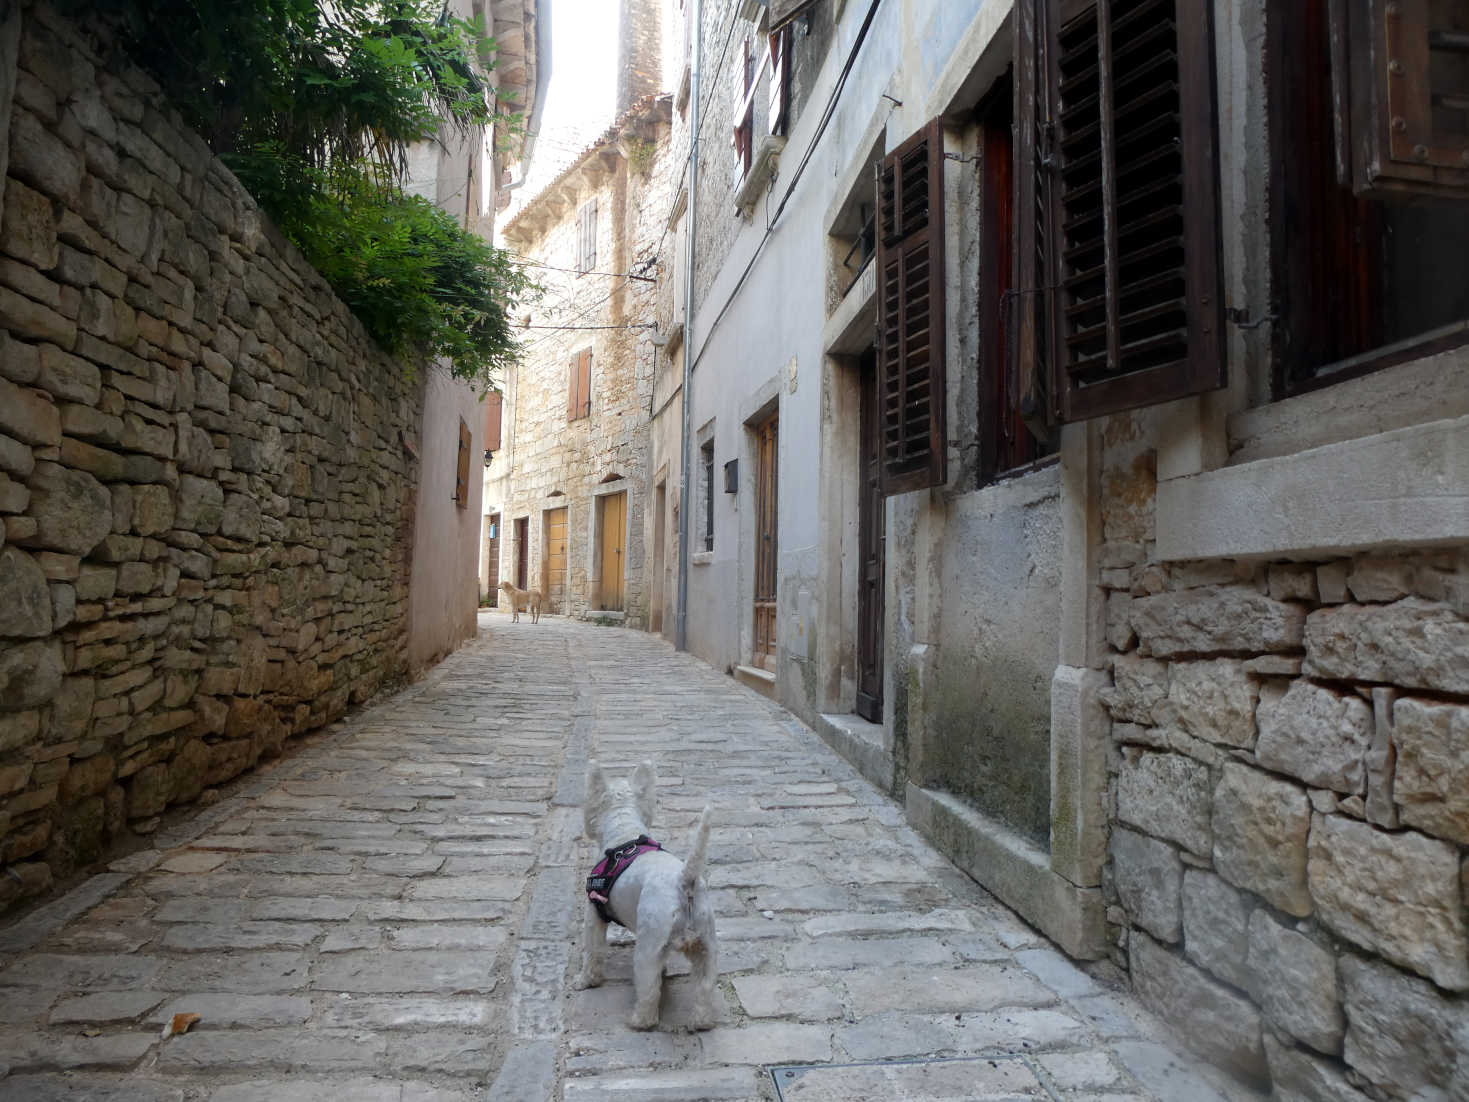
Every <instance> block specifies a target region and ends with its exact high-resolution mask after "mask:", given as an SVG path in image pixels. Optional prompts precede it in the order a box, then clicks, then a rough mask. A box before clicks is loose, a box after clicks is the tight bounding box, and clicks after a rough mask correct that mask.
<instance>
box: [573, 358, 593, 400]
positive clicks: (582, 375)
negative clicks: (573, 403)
mask: <svg viewBox="0 0 1469 1102" xmlns="http://www.w3.org/2000/svg"><path fill="white" fill-rule="evenodd" d="M576 388H577V395H578V398H579V402H580V404H579V405H578V406H577V416H578V417H590V416H591V415H592V350H591V349H590V348H588V349H585V350H584V351H583V352H582V354H581V356H580V357H579V358H578V362H577V370H576Z"/></svg>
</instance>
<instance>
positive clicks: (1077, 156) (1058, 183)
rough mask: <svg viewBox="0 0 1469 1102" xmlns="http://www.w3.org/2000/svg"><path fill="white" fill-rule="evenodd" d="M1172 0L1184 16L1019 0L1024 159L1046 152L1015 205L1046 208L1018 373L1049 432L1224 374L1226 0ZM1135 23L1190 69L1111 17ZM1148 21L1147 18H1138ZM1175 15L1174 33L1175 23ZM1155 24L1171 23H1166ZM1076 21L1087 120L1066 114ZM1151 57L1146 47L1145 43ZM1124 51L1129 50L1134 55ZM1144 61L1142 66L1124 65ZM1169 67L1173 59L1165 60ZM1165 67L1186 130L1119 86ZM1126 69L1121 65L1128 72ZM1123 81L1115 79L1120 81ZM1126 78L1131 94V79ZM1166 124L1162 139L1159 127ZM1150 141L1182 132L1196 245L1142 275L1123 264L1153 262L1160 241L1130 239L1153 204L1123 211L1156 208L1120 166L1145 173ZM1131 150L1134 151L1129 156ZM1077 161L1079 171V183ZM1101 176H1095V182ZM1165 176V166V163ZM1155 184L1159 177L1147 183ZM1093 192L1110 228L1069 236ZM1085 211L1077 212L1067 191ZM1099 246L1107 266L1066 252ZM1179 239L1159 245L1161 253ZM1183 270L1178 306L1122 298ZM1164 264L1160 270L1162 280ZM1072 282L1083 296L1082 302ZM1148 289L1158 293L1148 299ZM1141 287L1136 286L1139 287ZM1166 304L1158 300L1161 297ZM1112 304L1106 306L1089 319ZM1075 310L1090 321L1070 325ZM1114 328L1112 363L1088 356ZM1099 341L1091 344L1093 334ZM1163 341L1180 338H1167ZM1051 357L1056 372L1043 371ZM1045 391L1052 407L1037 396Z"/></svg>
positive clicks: (1034, 243)
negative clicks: (1091, 91) (1090, 112)
mask: <svg viewBox="0 0 1469 1102" xmlns="http://www.w3.org/2000/svg"><path fill="white" fill-rule="evenodd" d="M1160 3H1171V4H1172V14H1173V20H1172V22H1171V23H1168V22H1166V21H1164V22H1160V21H1158V20H1157V19H1154V20H1153V21H1152V22H1140V21H1139V17H1138V12H1139V10H1138V9H1135V10H1134V11H1133V12H1131V13H1129V14H1128V15H1125V16H1124V17H1123V18H1121V19H1119V20H1118V21H1117V22H1116V23H1115V24H1114V23H1113V22H1112V4H1111V0H1018V3H1017V12H1018V15H1017V19H1016V36H1015V49H1016V56H1015V71H1016V89H1017V95H1016V123H1017V134H1018V137H1019V142H1018V148H1017V163H1018V164H1020V165H1021V166H1022V167H1023V166H1026V165H1032V166H1034V168H1033V171H1029V172H1021V173H1019V174H1018V176H1019V182H1018V184H1017V192H1016V195H1017V202H1016V210H1017V212H1020V211H1035V216H1034V217H1022V218H1020V219H1019V226H1020V236H1019V241H1018V248H1017V257H1018V267H1017V272H1018V273H1019V278H1018V279H1017V287H1016V288H1015V289H1014V290H1015V296H1016V298H1017V299H1018V300H1019V301H1018V305H1019V309H1018V311H1017V313H1018V318H1017V326H1016V329H1017V339H1016V342H1015V352H1014V355H1015V356H1016V357H1017V363H1016V367H1015V371H1016V374H1017V377H1019V378H1022V379H1026V380H1027V381H1026V383H1025V393H1024V394H1023V396H1022V405H1023V407H1024V412H1025V415H1026V420H1027V423H1029V424H1031V425H1032V426H1033V430H1034V431H1036V432H1037V434H1038V435H1042V436H1044V435H1047V434H1048V430H1049V427H1050V426H1051V425H1055V424H1062V423H1068V422H1074V421H1083V420H1087V419H1089V418H1092V417H1098V416H1102V415H1104V414H1109V413H1116V412H1121V411H1124V410H1129V409H1136V408H1138V407H1141V406H1147V405H1155V404H1158V403H1162V402H1167V401H1172V400H1174V399H1178V398H1184V397H1188V396H1190V395H1194V394H1201V393H1204V392H1206V391H1209V390H1216V389H1219V388H1220V387H1223V386H1224V385H1225V383H1226V381H1227V364H1226V361H1225V344H1224V340H1223V324H1224V304H1223V301H1222V297H1223V287H1224V281H1223V271H1222V249H1221V230H1220V204H1219V167H1218V166H1219V154H1218V134H1217V117H1216V110H1215V99H1216V93H1215V75H1214V47H1213V10H1212V0H1160ZM1087 19H1093V20H1095V22H1096V30H1095V32H1093V33H1092V34H1091V38H1090V41H1092V42H1095V44H1096V45H1095V50H1096V58H1097V60H1096V66H1095V68H1096V75H1095V78H1093V77H1092V76H1091V75H1090V73H1089V70H1088V69H1087V68H1086V64H1087V60H1088V58H1089V56H1090V55H1089V53H1087V52H1086V47H1085V42H1086V41H1087V40H1086V37H1085V32H1086V28H1085V25H1084V22H1083V21H1085V20H1087ZM1114 27H1115V28H1119V29H1120V28H1123V27H1127V29H1128V31H1129V32H1130V33H1133V34H1134V35H1136V36H1137V37H1136V38H1135V39H1134V40H1133V45H1134V46H1135V45H1136V43H1137V42H1138V41H1139V40H1145V44H1146V45H1149V46H1151V47H1152V48H1155V49H1157V50H1160V51H1161V50H1170V49H1171V51H1172V52H1171V54H1169V55H1167V56H1171V57H1174V58H1175V59H1176V62H1175V66H1176V72H1177V73H1178V74H1179V79H1178V80H1177V81H1176V83H1175V84H1173V85H1170V84H1168V83H1167V82H1166V81H1163V80H1160V77H1159V75H1158V74H1159V72H1160V70H1159V69H1158V68H1157V67H1156V65H1146V64H1145V63H1144V62H1143V61H1141V60H1139V57H1138V55H1137V54H1134V53H1133V52H1132V50H1131V49H1130V48H1129V45H1128V44H1127V43H1124V47H1123V50H1122V51H1121V52H1120V53H1118V54H1114V50H1113V30H1114ZM1140 27H1141V28H1143V30H1141V31H1140V30H1139V28H1140ZM1169 27H1171V28H1173V32H1172V34H1171V36H1170V35H1169V33H1168V30H1167V28H1169ZM1153 28H1163V29H1162V30H1161V31H1158V32H1157V33H1153V30H1152V29H1153ZM1063 37H1068V38H1069V37H1075V38H1078V39H1081V40H1082V41H1083V43H1084V45H1083V46H1080V47H1077V46H1073V47H1072V50H1071V52H1070V53H1069V54H1067V55H1065V64H1066V66H1068V67H1069V68H1067V69H1066V71H1067V72H1069V73H1071V74H1072V76H1071V77H1070V78H1069V79H1073V80H1075V81H1076V82H1077V84H1078V86H1079V91H1078V102H1077V103H1076V104H1075V105H1073V106H1074V111H1075V112H1076V113H1077V114H1076V116H1075V119H1076V129H1075V131H1074V132H1072V133H1068V132H1067V131H1066V129H1065V125H1066V122H1067V120H1068V118H1069V117H1070V116H1068V115H1067V113H1066V105H1065V104H1064V102H1063V94H1062V89H1063V60H1062V56H1063V51H1062V40H1063ZM1141 56H1142V57H1144V58H1145V57H1146V56H1147V55H1146V54H1143V55H1141ZM1123 58H1125V61H1124V60H1122V59H1123ZM1127 64H1131V65H1133V66H1134V68H1131V69H1129V68H1126V67H1125V66H1126V65H1127ZM1163 72H1165V73H1166V71H1163ZM1139 73H1144V74H1147V76H1146V79H1148V80H1154V81H1159V83H1158V84H1157V85H1156V86H1155V87H1158V88H1162V89H1163V94H1164V95H1166V94H1168V93H1169V92H1171V91H1173V90H1175V88H1176V93H1177V96H1178V111H1177V115H1176V117H1177V119H1178V130H1177V133H1176V136H1174V135H1172V134H1171V133H1170V132H1169V131H1168V130H1167V129H1166V127H1163V126H1158V125H1157V120H1158V119H1162V120H1164V122H1165V123H1166V121H1167V120H1168V119H1169V118H1170V117H1173V116H1170V115H1166V114H1164V115H1156V116H1154V117H1153V118H1152V119H1151V120H1150V119H1147V118H1145V119H1144V120H1143V124H1142V125H1141V127H1140V128H1139V129H1132V128H1126V129H1124V130H1122V131H1121V132H1119V131H1118V121H1119V113H1118V110H1117V105H1116V100H1115V99H1114V97H1115V96H1116V95H1117V92H1118V88H1119V87H1125V88H1127V91H1132V90H1133V89H1135V88H1136V87H1137V84H1135V83H1133V82H1134V81H1137V80H1139V77H1138V74H1139ZM1119 74H1120V77H1119ZM1093 79H1094V80H1095V87H1096V89H1097V90H1096V92H1095V100H1096V102H1097V103H1098V104H1100V108H1099V109H1098V110H1097V112H1096V115H1097V122H1096V123H1088V122H1087V116H1086V114H1085V111H1086V110H1087V104H1088V102H1089V100H1088V99H1087V97H1086V95H1084V94H1083V93H1085V92H1086V91H1087V87H1088V86H1087V84H1086V83H1085V82H1086V81H1091V80H1093ZM1114 82H1115V83H1114ZM1123 94H1127V93H1126V92H1124V93H1123ZM1153 94H1154V93H1153V92H1151V91H1148V90H1147V89H1146V86H1145V91H1144V92H1143V93H1142V94H1141V95H1140V96H1138V97H1137V98H1135V99H1134V100H1131V101H1127V102H1126V103H1124V106H1123V110H1122V114H1123V115H1124V116H1125V115H1126V113H1127V112H1128V111H1133V110H1138V109H1139V108H1138V105H1139V103H1143V104H1148V103H1152V105H1153V107H1154V109H1156V105H1157V102H1158V101H1157V100H1151V101H1150V100H1149V99H1148V97H1149V96H1152V95H1153ZM1152 134H1156V135H1157V137H1156V138H1154V140H1153V144H1152V145H1151V146H1149V145H1147V144H1146V143H1145V142H1143V141H1141V140H1139V141H1134V140H1133V139H1134V138H1139V139H1145V138H1148V137H1149V136H1150V135H1152ZM1140 148H1141V149H1142V150H1144V151H1146V150H1147V149H1149V148H1153V149H1157V150H1159V151H1165V154H1164V155H1166V151H1167V150H1170V149H1173V148H1176V149H1177V150H1178V152H1179V158H1180V161H1181V167H1180V169H1179V172H1178V175H1177V180H1178V187H1179V194H1180V200H1179V202H1178V203H1177V205H1176V206H1175V207H1173V208H1171V209H1174V210H1176V211H1177V216H1176V217H1177V219H1178V221H1179V222H1180V223H1181V229H1180V230H1179V232H1178V235H1177V237H1176V240H1177V241H1178V242H1179V244H1180V246H1181V252H1182V261H1181V262H1180V263H1177V264H1175V265H1172V266H1158V267H1157V269H1156V273H1155V276H1149V277H1147V278H1146V279H1142V280H1138V279H1135V278H1132V277H1129V276H1128V275H1127V273H1126V272H1125V271H1124V268H1125V266H1126V265H1128V264H1136V263H1139V261H1140V260H1142V261H1143V262H1146V260H1145V259H1144V258H1146V257H1147V254H1148V252H1149V250H1148V249H1146V248H1145V249H1142V250H1139V251H1138V252H1136V253H1134V254H1124V253H1123V251H1122V243H1121V242H1122V238H1123V236H1124V235H1125V234H1128V233H1131V232H1132V231H1133V229H1134V227H1135V226H1147V225H1148V224H1149V223H1150V222H1151V221H1152V219H1151V217H1147V216H1139V215H1133V216H1131V221H1125V220H1124V218H1123V215H1122V211H1123V209H1124V207H1125V206H1127V205H1128V204H1137V206H1136V207H1134V208H1133V209H1134V210H1138V209H1143V204H1142V202H1141V196H1142V195H1143V192H1139V191H1137V190H1134V191H1131V192H1128V193H1126V194H1119V182H1120V180H1121V178H1122V177H1123V176H1124V175H1126V173H1125V172H1121V173H1120V172H1119V167H1120V166H1121V167H1123V168H1124V169H1131V170H1132V171H1133V172H1135V173H1137V175H1136V176H1134V177H1133V181H1134V183H1133V187H1134V188H1135V189H1136V188H1137V187H1138V183H1137V181H1139V180H1142V179H1144V178H1145V177H1144V176H1143V174H1142V173H1141V172H1140V171H1139V165H1140V164H1141V163H1143V162H1144V160H1145V158H1146V157H1147V156H1149V154H1148V153H1146V152H1142V153H1140V152H1139V149H1140ZM1124 156H1125V157H1130V158H1131V160H1130V161H1128V162H1122V161H1121V160H1120V159H1121V158H1122V157H1124ZM1092 162H1095V164H1096V165H1097V166H1099V167H1098V168H1097V170H1096V172H1095V175H1094V176H1093V177H1090V178H1089V177H1087V176H1085V175H1084V174H1083V170H1085V169H1088V168H1089V165H1090V163H1092ZM1068 174H1070V178H1071V179H1073V180H1076V179H1078V178H1079V179H1080V181H1081V182H1080V183H1079V184H1078V185H1076V186H1075V187H1074V188H1072V189H1071V190H1068V186H1067V180H1068ZM1093 179H1094V180H1095V182H1092V181H1093ZM1160 179H1161V178H1160ZM1146 190H1148V189H1147V188H1146V186H1145V187H1144V189H1143V191H1144V192H1145V191H1146ZM1088 192H1090V193H1091V194H1092V195H1093V196H1094V197H1095V198H1094V200H1088V201H1094V203H1095V207H1096V209H1097V210H1098V212H1099V213H1098V214H1096V215H1092V216H1090V220H1091V224H1092V225H1094V226H1099V227H1100V233H1101V237H1100V238H1092V239H1091V241H1093V242H1099V243H1098V244H1092V245H1089V246H1087V247H1083V246H1082V244H1080V242H1079V241H1077V242H1073V243H1072V245H1071V248H1070V249H1067V247H1066V246H1067V244H1068V242H1067V241H1066V240H1064V237H1065V234H1066V233H1068V232H1072V233H1075V234H1077V235H1079V234H1080V233H1081V227H1082V226H1083V225H1084V224H1085V223H1086V222H1087V220H1088V216H1087V215H1086V212H1085V208H1084V207H1083V206H1081V205H1080V204H1082V203H1083V198H1082V197H1083V196H1085V195H1087V193H1088ZM1068 202H1074V203H1076V204H1079V205H1078V206H1077V207H1075V208H1072V210H1071V215H1072V219H1071V221H1070V222H1068V221H1067V220H1066V219H1067V211H1068V207H1067V203H1068ZM1088 255H1095V256H1098V257H1099V258H1100V263H1099V265H1097V266H1096V267H1091V268H1081V267H1079V268H1077V269H1076V270H1074V271H1070V272H1068V269H1067V267H1066V261H1067V260H1068V258H1070V259H1074V260H1077V261H1078V263H1080V258H1081V257H1084V256H1088ZM1156 255H1157V256H1158V257H1159V258H1161V257H1163V256H1165V255H1166V252H1164V251H1163V250H1162V248H1161V246H1160V247H1159V249H1158V250H1157V254H1156ZM1170 275H1171V277H1172V280H1173V282H1174V283H1179V282H1181V283H1182V291H1181V292H1179V293H1178V297H1176V298H1175V299H1174V300H1173V301H1172V304H1171V306H1168V305H1167V303H1166V300H1162V299H1161V298H1160V299H1159V304H1158V305H1156V306H1144V307H1142V308H1138V307H1136V306H1134V308H1133V310H1132V311H1130V312H1129V311H1125V310H1124V308H1123V299H1124V296H1128V297H1134V296H1139V295H1140V294H1141V293H1142V291H1143V289H1144V288H1148V287H1149V286H1150V285H1152V286H1156V287H1158V288H1160V290H1159V292H1158V293H1159V294H1160V295H1161V294H1162V291H1161V288H1162V287H1163V286H1164V285H1165V284H1164V282H1163V281H1165V280H1167V279H1168V278H1169V277H1170ZM1155 278H1156V280H1157V282H1156V283H1155ZM1099 285H1100V286H1101V288H1102V290H1101V292H1100V294H1099V295H1095V294H1094V295H1092V296H1090V297H1086V296H1085V291H1084V288H1087V287H1091V288H1096V287H1097V286H1099ZM1068 294H1074V295H1075V296H1076V297H1075V299H1074V301H1071V302H1070V303H1068V297H1067V296H1068ZM1145 301H1146V300H1145ZM1134 302H1136V298H1135V297H1134ZM1165 308H1166V309H1167V310H1168V311H1169V312H1171V313H1172V314H1173V315H1181V316H1182V318H1183V319H1184V322H1183V324H1181V325H1175V327H1174V329H1173V330H1172V331H1171V332H1166V331H1164V332H1160V333H1159V334H1158V335H1157V337H1156V338H1149V339H1143V340H1134V341H1133V342H1131V343H1129V342H1128V341H1126V340H1125V339H1124V327H1128V326H1136V327H1139V328H1141V327H1142V326H1143V325H1145V324H1146V323H1147V322H1148V321H1150V320H1159V321H1161V319H1162V318H1164V317H1166V316H1167V315H1166V314H1164V313H1162V311H1164V310H1165ZM1153 310H1157V311H1159V313H1158V314H1156V315H1152V314H1151V311H1153ZM1098 311H1101V312H1102V314H1103V315H1104V316H1103V319H1102V320H1101V321H1100V322H1096V321H1086V320H1084V319H1087V318H1090V317H1095V316H1096V315H1097V313H1098ZM1068 319H1072V320H1073V321H1074V324H1075V326H1076V328H1075V330H1074V331H1068V327H1067V326H1068ZM1099 339H1100V340H1103V341H1104V352H1103V354H1102V359H1101V361H1100V363H1099V362H1098V361H1097V354H1096V353H1095V352H1093V353H1091V354H1090V356H1089V357H1087V358H1082V356H1081V354H1080V352H1079V351H1077V350H1079V349H1082V348H1085V347H1094V346H1095V342H1096V341H1097V340H1099ZM1082 341H1085V342H1087V343H1086V344H1082V343H1080V342H1082ZM1165 341H1166V342H1167V343H1165ZM1167 347H1172V348H1175V349H1180V350H1181V351H1180V353H1179V354H1178V355H1177V356H1175V358H1174V359H1172V360H1167V361H1165V362H1158V363H1150V362H1148V361H1149V358H1150V357H1151V356H1152V355H1153V354H1154V353H1155V352H1159V351H1161V350H1162V349H1164V348H1167ZM1037 368H1040V369H1041V370H1042V371H1043V372H1044V376H1043V377H1041V378H1036V377H1035V375H1036V372H1037ZM1038 401H1044V402H1045V403H1046V405H1045V407H1044V408H1043V409H1042V408H1037V402H1038Z"/></svg>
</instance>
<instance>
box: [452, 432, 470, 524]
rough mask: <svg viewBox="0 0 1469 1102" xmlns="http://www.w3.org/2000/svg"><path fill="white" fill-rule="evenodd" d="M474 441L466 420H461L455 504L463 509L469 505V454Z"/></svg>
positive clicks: (455, 478)
mask: <svg viewBox="0 0 1469 1102" xmlns="http://www.w3.org/2000/svg"><path fill="white" fill-rule="evenodd" d="M472 445H473V441H472V440H471V439H470V436H469V426H468V425H466V424H465V423H464V419H463V418H460V420H459V466H458V469H457V470H456V471H455V475H454V503H455V504H456V505H458V506H459V508H461V509H463V508H465V507H466V506H468V505H469V453H470V450H471V448H472Z"/></svg>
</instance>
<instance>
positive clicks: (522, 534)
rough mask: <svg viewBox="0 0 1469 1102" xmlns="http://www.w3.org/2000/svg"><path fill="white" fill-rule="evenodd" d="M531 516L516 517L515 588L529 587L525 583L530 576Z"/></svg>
mask: <svg viewBox="0 0 1469 1102" xmlns="http://www.w3.org/2000/svg"><path fill="white" fill-rule="evenodd" d="M529 559H530V517H516V518H515V588H516V589H529V588H530V587H529V586H527V585H526V584H525V581H526V578H528V577H529V576H530V565H529Z"/></svg>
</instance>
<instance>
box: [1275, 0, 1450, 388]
mask: <svg viewBox="0 0 1469 1102" xmlns="http://www.w3.org/2000/svg"><path fill="white" fill-rule="evenodd" d="M1295 5H1303V6H1300V7H1297V6H1295ZM1373 10H1374V9H1372V8H1371V7H1370V5H1367V4H1358V3H1357V2H1356V0H1350V2H1343V0H1293V6H1291V7H1289V8H1284V7H1276V6H1271V7H1270V8H1268V9H1267V24H1266V36H1265V42H1266V70H1265V72H1266V75H1265V83H1266V87H1267V89H1268V107H1267V109H1268V117H1269V120H1270V124H1269V130H1270V136H1271V143H1272V146H1271V158H1270V160H1271V164H1272V166H1273V169H1272V172H1271V179H1270V212H1271V214H1270V227H1269V228H1270V254H1271V255H1270V265H1271V283H1272V286H1273V288H1274V292H1273V299H1272V302H1271V304H1270V314H1271V317H1272V319H1273V325H1272V327H1271V392H1272V397H1273V398H1275V399H1277V400H1279V399H1282V398H1289V397H1292V396H1294V395H1297V394H1304V393H1308V392H1310V391H1313V390H1319V389H1321V388H1323V387H1327V386H1332V385H1334V384H1336V383H1339V382H1344V381H1346V380H1348V379H1354V378H1360V377H1361V376H1364V375H1369V374H1372V373H1373V372H1376V371H1381V370H1383V369H1385V368H1388V367H1392V366H1395V365H1397V364H1402V363H1407V362H1410V361H1413V360H1417V359H1421V358H1423V357H1425V356H1430V355H1433V354H1435V353H1439V352H1445V351H1449V350H1452V349H1454V348H1459V347H1463V346H1464V345H1466V344H1469V320H1462V321H1459V322H1456V323H1452V324H1448V325H1443V326H1439V327H1433V328H1427V329H1425V330H1423V331H1422V332H1418V333H1413V334H1411V335H1408V336H1398V337H1393V336H1392V335H1390V333H1389V332H1388V326H1387V317H1386V308H1387V307H1386V302H1385V299H1386V297H1387V296H1388V294H1389V289H1388V288H1389V286H1390V284H1391V282H1392V276H1391V274H1390V272H1389V271H1388V270H1387V269H1388V258H1387V241H1388V234H1389V229H1388V225H1387V218H1388V217H1389V210H1390V205H1391V204H1399V205H1401V204H1404V203H1405V202H1406V201H1407V200H1409V199H1412V198H1415V197H1418V196H1420V195H1421V196H1424V197H1429V198H1437V199H1443V198H1444V197H1445V195H1447V194H1452V195H1454V196H1455V197H1457V198H1458V199H1461V200H1462V199H1464V198H1469V187H1460V188H1459V189H1458V190H1457V191H1453V190H1452V189H1449V188H1448V187H1447V185H1446V177H1444V176H1443V175H1442V174H1438V175H1432V176H1431V177H1430V175H1429V174H1422V173H1419V174H1417V178H1416V179H1414V178H1403V177H1400V176H1399V177H1395V178H1392V179H1383V178H1382V177H1380V176H1376V177H1374V176H1371V175H1370V174H1369V175H1363V173H1364V172H1366V171H1367V169H1366V167H1365V166H1366V165H1367V164H1368V163H1369V162H1370V161H1372V160H1373V159H1374V158H1375V157H1377V156H1378V154H1377V153H1374V152H1371V151H1370V150H1369V149H1368V147H1369V146H1370V145H1371V143H1372V142H1373V141H1375V138H1374V137H1373V135H1372V134H1371V133H1368V134H1363V133H1360V132H1358V133H1357V134H1356V135H1355V137H1354V136H1353V133H1352V123H1353V121H1354V120H1356V121H1360V120H1361V119H1362V118H1363V117H1364V115H1363V114H1362V111H1361V104H1360V103H1358V104H1357V106H1356V107H1354V106H1353V102H1354V101H1353V96H1352V92H1351V89H1352V87H1353V85H1354V84H1356V85H1358V86H1360V84H1361V83H1362V80H1361V79H1359V78H1360V75H1361V74H1360V73H1359V72H1358V70H1357V66H1359V65H1366V64H1368V61H1367V60H1366V59H1365V58H1364V56H1363V54H1364V48H1363V47H1361V45H1360V43H1359V44H1358V45H1357V46H1355V47H1353V46H1351V44H1350V42H1349V39H1350V38H1351V34H1352V33H1360V32H1361V30H1362V27H1363V25H1364V24H1363V23H1362V19H1363V18H1366V17H1367V16H1370V15H1371V14H1372V11H1373ZM1353 20H1355V22H1354V21H1353ZM1358 91H1359V92H1360V87H1358ZM1369 129H1370V128H1369ZM1354 150H1355V151H1358V152H1359V153H1360V158H1359V159H1358V161H1357V162H1356V163H1355V164H1354V163H1353V157H1354V155H1355V154H1354V152H1353V151H1354ZM1410 176H1411V174H1410ZM1465 178H1466V180H1469V174H1466V176H1465ZM1374 180H1375V181H1376V182H1375V183H1374V182H1373V181H1374Z"/></svg>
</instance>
